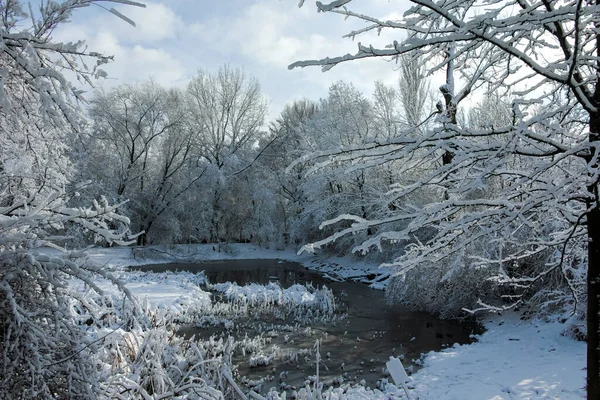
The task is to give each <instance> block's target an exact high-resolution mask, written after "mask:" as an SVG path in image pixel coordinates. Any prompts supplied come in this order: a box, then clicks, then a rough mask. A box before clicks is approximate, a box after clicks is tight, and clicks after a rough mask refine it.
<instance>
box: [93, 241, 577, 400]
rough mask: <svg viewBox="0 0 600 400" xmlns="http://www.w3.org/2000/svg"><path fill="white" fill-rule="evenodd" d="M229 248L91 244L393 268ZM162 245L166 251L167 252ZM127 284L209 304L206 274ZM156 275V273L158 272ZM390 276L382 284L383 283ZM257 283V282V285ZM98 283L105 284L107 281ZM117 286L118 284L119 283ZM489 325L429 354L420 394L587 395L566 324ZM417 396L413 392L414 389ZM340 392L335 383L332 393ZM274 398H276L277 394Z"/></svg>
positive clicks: (356, 394)
mask: <svg viewBox="0 0 600 400" xmlns="http://www.w3.org/2000/svg"><path fill="white" fill-rule="evenodd" d="M230 246H231V248H230V249H229V251H228V252H227V253H223V252H221V253H219V252H217V251H215V250H213V246H212V245H195V246H176V247H170V248H169V250H168V251H169V253H170V254H171V257H169V258H164V257H163V258H160V259H158V258H156V259H146V258H140V257H138V258H136V259H134V258H132V249H128V248H110V249H106V248H103V249H90V250H89V251H88V253H89V255H90V258H91V259H92V260H93V261H95V262H96V263H100V264H104V265H107V266H113V267H125V266H128V265H142V264H149V263H161V262H173V261H174V258H175V261H176V260H178V261H181V260H182V259H185V260H186V261H193V260H197V261H199V260H217V259H283V260H289V261H296V262H300V263H302V264H304V265H305V266H307V267H308V268H311V269H313V270H318V271H321V272H322V273H325V274H328V275H330V276H333V277H335V278H338V279H358V280H362V281H365V282H368V279H367V278H366V277H367V275H369V274H379V276H383V277H385V276H386V274H388V275H389V271H381V270H379V269H378V268H377V266H375V265H372V264H368V263H360V262H356V261H353V260H351V259H346V258H336V259H332V258H329V259H326V260H323V259H319V258H318V257H316V256H314V255H297V254H296V253H295V252H294V251H291V250H289V251H288V250H273V249H262V248H259V247H256V246H253V245H245V244H242V245H230ZM163 250H164V249H162V250H161V251H163ZM129 274H130V275H129V276H130V278H128V280H127V282H126V286H127V287H128V288H129V289H130V290H131V291H132V292H133V293H134V294H135V295H137V296H143V297H144V298H145V299H147V302H148V304H149V305H150V306H151V307H160V308H164V307H169V308H171V309H175V310H179V311H182V310H181V307H182V304H187V305H188V306H191V303H193V302H199V303H203V302H208V303H210V297H209V296H210V295H209V294H208V293H206V292H203V291H202V290H200V289H199V288H198V287H197V286H196V285H195V280H194V279H203V276H202V275H199V276H198V275H194V274H190V273H163V274H155V275H153V279H152V280H150V279H149V278H147V277H144V274H146V273H141V272H130V273H129ZM157 277H158V278H159V279H156V278H157ZM385 282H386V280H385V279H382V280H381V282H379V283H378V284H377V285H375V286H378V287H383V286H385ZM256 286H257V288H253V286H246V287H240V286H237V285H235V284H222V285H219V289H220V290H221V291H223V292H226V293H228V295H231V296H239V295H243V296H245V297H250V298H251V297H253V296H254V297H257V298H258V297H260V296H263V297H264V296H268V297H269V298H270V299H275V298H282V296H283V297H285V296H289V297H290V298H294V300H295V301H297V302H300V303H301V302H303V301H311V297H310V296H311V295H310V294H309V293H306V292H305V291H303V290H299V288H295V287H293V288H291V290H287V294H286V291H285V290H283V291H282V290H281V288H277V287H275V286H273V287H270V286H261V285H256ZM258 286H260V288H258ZM101 287H103V289H107V286H106V285H105V286H103V285H102V282H101ZM115 290H116V289H115ZM484 317H485V319H484V321H483V323H484V325H485V327H486V329H487V331H486V332H485V333H483V334H482V335H480V336H479V337H478V341H477V342H476V343H473V344H470V345H462V346H461V345H454V346H453V347H451V348H446V349H444V350H442V351H440V352H430V353H428V354H426V355H424V362H423V368H421V369H419V370H418V371H417V372H416V373H414V374H413V375H412V376H411V377H410V381H409V383H408V387H409V388H411V392H412V394H413V397H416V396H418V398H419V399H421V400H424V399H436V400H437V399H443V400H445V399H447V400H453V399H456V400H458V399H460V400H465V399H467V400H468V399H474V400H475V399H477V400H479V399H490V400H509V399H561V400H569V399H584V398H585V390H584V384H585V369H584V367H585V361H586V344H585V343H584V342H578V341H575V340H573V339H571V338H569V337H566V336H563V335H561V333H562V332H563V331H564V330H565V324H560V323H557V322H543V321H540V320H526V321H522V320H520V319H519V316H518V315H516V314H504V315H502V316H497V315H496V316H484ZM336 390H337V391H336ZM415 395H416V396H415ZM337 396H339V398H341V397H342V395H341V393H340V391H339V389H331V390H330V397H329V398H332V399H333V398H338V397H337ZM404 396H405V395H404V394H403V391H402V390H401V389H400V390H399V389H398V388H397V387H396V386H394V385H391V384H388V385H387V386H385V387H384V388H379V389H372V390H371V389H368V388H361V387H355V388H351V389H349V390H348V391H347V392H346V393H345V398H346V399H349V400H352V399H367V398H368V399H401V398H405V397H404ZM274 398H275V397H274Z"/></svg>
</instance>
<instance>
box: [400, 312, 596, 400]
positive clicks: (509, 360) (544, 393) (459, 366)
mask: <svg viewBox="0 0 600 400" xmlns="http://www.w3.org/2000/svg"><path fill="white" fill-rule="evenodd" d="M484 325H485V327H486V328H487V331H486V332H485V333H484V334H482V335H481V336H480V337H479V341H478V342H477V343H474V344H470V345H463V346H459V345H455V346H454V347H452V348H448V349H444V350H442V351H441V352H437V353H436V352H430V353H429V354H427V356H426V357H425V363H424V366H423V368H422V369H420V370H419V371H417V372H416V373H415V374H414V375H413V376H412V383H411V386H413V387H414V388H415V392H416V393H417V394H418V395H419V398H421V399H448V400H453V399H456V400H459V399H460V400H468V399H478V400H479V399H493V400H508V399H561V400H568V399H584V398H585V390H584V384H585V371H584V370H583V368H584V366H585V361H586V344H585V343H584V342H578V341H575V340H573V339H570V338H567V337H564V336H561V332H562V331H563V330H564V329H565V326H564V324H560V323H556V322H554V323H546V322H543V321H540V320H532V321H521V320H520V319H519V318H518V316H517V315H514V314H510V315H503V316H495V317H493V318H490V319H488V320H487V321H486V322H485V324H484Z"/></svg>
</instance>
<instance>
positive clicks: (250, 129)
mask: <svg viewBox="0 0 600 400" xmlns="http://www.w3.org/2000/svg"><path fill="white" fill-rule="evenodd" d="M186 102H187V111H188V126H189V129H190V131H191V133H192V135H193V137H194V144H195V146H197V147H198V148H199V149H200V156H201V157H202V158H203V160H204V161H206V162H207V163H208V164H209V169H208V173H209V174H211V175H212V182H211V186H212V187H211V190H210V194H206V195H208V196H210V197H211V199H210V200H209V203H208V204H209V205H210V210H211V213H210V214H211V215H210V216H209V221H208V225H209V227H210V239H209V240H211V241H218V240H219V238H220V236H221V235H222V234H223V233H224V230H225V227H224V225H223V218H224V211H225V209H224V208H223V206H224V205H225V202H224V200H225V197H226V196H227V195H226V194H225V193H224V189H225V185H226V183H227V179H228V176H231V175H232V174H237V173H239V171H242V170H244V169H245V168H247V167H248V166H249V165H251V164H252V162H253V159H254V158H253V157H252V155H253V154H254V152H253V150H252V146H253V145H254V144H256V143H257V141H258V140H259V138H260V137H261V136H262V135H263V133H264V132H263V129H262V125H263V122H264V118H265V115H266V113H267V103H266V101H265V99H264V97H263V95H262V94H261V92H260V85H259V84H258V81H257V80H256V79H255V78H253V77H248V76H247V75H246V73H245V72H244V71H243V69H241V68H237V69H236V68H232V67H230V66H227V65H224V66H222V67H221V68H219V71H218V72H217V73H216V74H210V73H208V72H205V71H200V72H199V73H198V75H197V76H196V77H194V78H193V79H192V80H191V81H190V83H189V84H188V86H187V89H186ZM198 223H202V224H206V221H199V222H198Z"/></svg>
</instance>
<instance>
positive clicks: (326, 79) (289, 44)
mask: <svg viewBox="0 0 600 400" xmlns="http://www.w3.org/2000/svg"><path fill="white" fill-rule="evenodd" d="M146 4H147V8H137V7H117V8H118V10H119V12H122V13H123V14H125V15H126V16H128V17H129V18H131V19H133V20H134V21H135V22H136V24H137V27H135V28H134V27H132V26H130V25H128V24H127V23H125V22H124V21H122V20H120V19H119V18H116V17H115V16H114V15H112V14H110V13H108V12H104V11H102V12H100V11H96V10H90V12H87V14H83V15H84V17H82V18H78V17H77V15H74V18H73V21H74V22H73V23H70V24H66V25H64V26H63V27H61V28H60V29H59V30H58V31H57V32H56V33H55V36H56V37H57V38H60V40H63V41H73V40H78V39H85V40H86V41H87V43H88V45H89V49H91V50H94V51H99V52H101V53H104V54H107V55H114V56H115V62H114V63H111V64H109V65H107V66H106V67H105V68H104V69H105V70H106V71H107V73H108V76H109V79H108V80H107V81H105V82H104V86H114V85H117V84H120V83H125V82H131V81H143V80H146V79H148V78H150V77H153V78H154V79H155V80H156V81H157V82H158V83H161V84H164V85H167V86H173V85H178V86H182V85H184V84H185V83H186V82H187V80H188V79H189V78H191V77H192V76H193V75H194V74H195V73H196V71H197V70H198V69H205V70H208V71H216V70H217V68H218V67H219V66H220V65H222V64H224V63H228V64H231V65H232V66H243V67H244V68H245V70H246V72H247V73H248V74H250V75H254V76H256V77H257V78H258V79H259V81H260V82H261V86H262V88H263V92H264V93H265V94H266V95H268V97H269V98H270V99H271V113H270V114H271V116H272V117H274V116H276V115H277V114H278V113H279V112H280V111H281V109H282V108H283V106H284V105H285V103H287V102H289V101H291V100H293V99H296V98H300V97H306V98H309V99H314V100H317V99H318V98H319V97H324V96H326V95H327V91H328V88H329V86H330V85H331V84H332V83H333V82H335V81H338V80H347V81H351V82H353V83H354V85H355V86H356V87H357V88H358V89H359V90H361V91H363V92H364V93H365V95H367V96H369V95H370V94H371V91H372V89H373V82H374V81H375V80H382V81H384V82H386V83H390V84H394V83H395V81H396V77H397V74H396V72H395V71H394V65H390V64H389V63H386V62H383V61H382V60H361V61H356V62H352V63H347V64H342V65H339V66H337V67H335V68H333V69H332V70H331V71H329V72H327V73H322V72H321V70H320V69H319V68H316V67H315V68H305V69H295V70H293V71H289V70H288V69H287V66H288V65H289V64H291V63H292V62H294V61H298V60H305V59H321V58H324V57H332V56H338V55H343V54H346V53H355V52H356V50H357V47H356V46H357V42H354V41H352V40H349V39H343V38H342V36H343V35H344V34H346V33H348V32H351V31H352V30H356V29H360V28H362V27H364V26H365V24H364V22H361V21H357V20H353V19H348V20H344V18H343V17H342V16H340V15H335V14H329V13H325V14H323V13H317V11H316V7H314V6H312V5H310V4H307V5H305V6H304V7H303V8H301V9H298V8H297V7H296V5H295V4H294V3H293V2H289V1H272V0H254V1H249V0H228V1H227V2H217V3H211V4H210V6H209V5H206V4H202V3H201V2H196V1H191V0H177V1H175V0H171V1H162V2H158V1H157V0H155V1H154V2H146ZM357 4H358V3H357ZM373 4H375V5H373ZM397 6H398V4H390V2H388V1H387V0H374V1H373V3H371V2H369V3H368V4H364V5H363V7H367V8H369V7H370V8H372V9H370V10H369V9H367V10H359V11H364V12H365V13H371V14H373V15H376V16H386V17H392V16H396V15H397V14H394V13H395V12H398V11H399V12H401V11H402V10H398V7H397ZM373 7H374V8H373ZM92 11H93V13H92ZM396 36H397V33H396V32H389V33H388V32H386V31H384V32H382V35H381V36H377V34H376V32H373V33H370V34H368V35H365V36H361V37H360V40H361V41H362V42H363V43H364V44H367V43H374V44H375V45H377V46H383V45H385V44H387V43H390V42H391V41H392V40H394V39H397V37H396Z"/></svg>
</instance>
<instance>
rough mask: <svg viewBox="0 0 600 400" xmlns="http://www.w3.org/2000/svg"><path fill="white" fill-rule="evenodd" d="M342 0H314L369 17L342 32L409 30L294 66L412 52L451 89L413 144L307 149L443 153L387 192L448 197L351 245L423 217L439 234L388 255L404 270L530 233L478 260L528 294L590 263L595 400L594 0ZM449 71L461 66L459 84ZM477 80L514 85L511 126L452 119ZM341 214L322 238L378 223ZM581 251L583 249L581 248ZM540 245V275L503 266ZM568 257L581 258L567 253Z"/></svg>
mask: <svg viewBox="0 0 600 400" xmlns="http://www.w3.org/2000/svg"><path fill="white" fill-rule="evenodd" d="M301 3H302V2H301ZM350 3H351V0H342V1H334V2H329V3H327V4H323V3H321V2H318V3H317V7H318V8H319V9H320V10H321V11H324V12H333V13H337V14H341V15H343V16H345V17H350V18H358V19H360V20H363V21H365V22H367V24H368V25H367V26H366V27H364V28H362V29H360V30H358V31H354V32H350V33H349V34H348V35H347V37H351V38H354V37H356V36H359V35H361V34H362V33H364V32H368V31H371V30H379V29H395V30H402V31H405V32H407V33H408V39H407V40H405V41H404V42H402V43H400V42H396V41H395V42H393V43H390V44H389V46H387V47H386V48H375V47H373V46H368V45H363V44H359V46H358V52H357V53H356V54H354V55H345V56H340V57H331V58H324V59H321V60H311V61H300V62H296V63H294V64H292V65H291V66H290V68H294V67H304V66H310V65H319V66H322V67H323V69H324V70H329V69H331V68H332V67H334V66H335V65H337V64H339V63H341V62H348V61H354V60H359V59H362V58H371V57H392V58H396V57H399V56H401V55H402V54H407V53H410V52H413V51H419V52H420V53H421V54H423V55H425V57H426V59H427V60H428V61H429V70H430V71H431V72H435V71H438V70H442V71H443V70H446V73H447V80H446V84H445V85H443V86H442V87H441V88H440V90H441V92H442V95H443V100H444V102H443V103H439V105H440V106H439V111H440V114H439V116H440V117H439V118H438V128H437V129H434V130H432V131H430V132H429V133H428V134H427V135H426V137H423V138H420V139H419V140H415V139H413V138H409V137H407V136H406V135H399V136H398V137H396V138H394V139H393V140H391V141H389V142H388V143H386V144H373V145H369V146H355V147H352V148H347V149H344V150H343V151H329V152H322V153H320V154H316V155H314V156H313V158H315V157H333V158H335V159H336V160H337V161H339V162H343V161H347V160H350V159H352V160H356V159H357V158H360V159H362V160H365V159H370V160H371V161H370V162H371V163H374V162H385V158H386V157H388V158H389V157H394V156H393V155H395V157H401V158H403V159H404V160H410V155H411V153H412V152H413V150H414V149H416V148H419V149H427V150H429V151H430V152H433V153H437V154H438V155H439V157H442V161H443V162H442V163H441V166H440V165H435V164H433V165H431V173H430V174H428V175H427V176H425V177H423V179H422V180H420V181H419V182H418V183H416V184H415V185H413V186H407V187H396V188H393V190H392V191H391V192H390V195H391V196H392V197H401V196H405V195H406V194H407V193H410V192H412V191H413V190H415V188H416V187H422V186H423V185H428V186H434V185H444V187H448V185H449V184H450V183H452V185H454V187H453V188H452V190H451V192H453V193H450V196H447V198H445V199H444V200H443V201H441V202H439V204H437V205H436V206H435V207H429V208H427V209H425V210H419V211H414V210H413V211H410V210H405V211H404V212H398V213H395V214H394V215H391V216H390V217H389V219H407V220H408V219H410V220H411V222H410V223H409V224H408V228H407V229H405V230H402V231H399V232H386V233H383V234H380V235H379V237H377V238H376V239H374V240H371V239H370V240H368V241H366V242H365V243H364V244H363V245H361V246H358V247H357V249H356V250H358V251H366V250H368V249H369V248H370V247H372V246H377V245H378V243H379V241H381V240H405V239H407V238H409V237H410V235H411V233H413V232H414V231H415V230H416V229H419V228H420V227H421V226H434V227H435V229H436V234H435V235H434V237H433V238H432V239H431V240H430V241H428V242H426V243H422V244H414V245H412V246H409V247H408V251H407V253H406V255H405V257H402V258H401V259H399V260H397V261H396V262H393V263H391V265H396V266H401V270H403V271H405V270H406V268H412V267H414V266H417V265H421V264H423V263H425V262H427V261H428V260H432V259H440V258H444V257H447V256H448V255H449V254H451V253H453V252H454V251H456V250H454V249H460V248H464V246H466V245H467V244H469V243H474V241H475V240H481V239H482V238H483V237H485V236H486V235H489V234H491V233H492V232H493V235H492V236H491V237H490V238H493V237H496V238H500V239H501V240H502V241H503V242H504V243H507V244H510V245H515V246H516V245H518V244H519V243H523V242H524V241H525V242H526V243H527V244H528V246H526V248H521V250H520V251H518V252H517V253H516V254H512V255H510V256H506V255H502V254H500V255H499V256H498V257H497V258H496V259H494V260H491V259H486V258H485V257H481V259H480V260H479V261H480V262H481V263H482V264H484V265H496V266H497V267H498V268H499V271H500V272H499V274H498V276H497V279H498V281H499V282H502V283H506V284H512V285H514V286H515V287H519V286H520V287H521V288H522V289H525V290H527V289H530V290H531V289H534V288H535V287H536V284H537V283H539V282H540V281H541V280H543V279H544V277H545V276H548V275H549V274H551V273H554V272H559V273H562V274H563V276H564V278H565V279H566V280H567V281H569V282H571V286H573V285H572V283H573V279H572V278H573V277H574V276H581V269H582V267H581V264H586V265H587V298H588V302H587V325H588V330H587V332H588V356H587V374H588V381H587V390H588V397H589V398H590V399H595V398H600V332H599V328H600V320H599V318H600V316H599V312H600V208H599V207H598V201H599V198H598V176H599V174H598V171H599V169H598V143H599V142H600V61H599V60H598V56H599V54H600V34H599V33H598V29H597V27H598V25H599V24H600V12H599V7H600V4H599V3H598V2H596V1H588V2H585V1H580V0H573V1H568V0H567V1H561V2H552V1H547V0H531V1H530V0H517V1H516V2H512V1H498V2H491V3H490V2H486V1H454V2H452V1H441V2H436V1H432V0H411V3H413V7H412V8H411V9H410V10H409V11H408V12H407V13H406V14H405V16H404V17H403V18H402V19H400V20H397V21H384V20H380V19H378V18H376V17H372V16H368V15H365V14H363V13H360V12H355V11H352V10H350V9H349V8H348V6H349V4H350ZM481 10H485V12H482V11H481ZM442 55H443V56H442ZM455 72H458V73H460V77H456V79H459V80H457V81H455V76H454V74H455ZM455 82H456V83H458V82H462V83H463V84H464V87H463V89H461V90H460V91H456V90H455ZM484 85H485V87H486V88H487V89H488V90H489V91H490V92H496V91H499V92H500V93H502V92H505V93H508V92H510V96H511V98H512V101H511V109H512V121H510V123H509V124H506V125H504V126H502V127H498V126H494V127H485V128H477V129H475V128H467V129H465V128H462V127H460V126H458V125H457V123H456V122H457V119H456V110H457V108H456V106H457V104H458V103H459V102H460V101H461V100H462V99H464V98H466V96H468V95H469V94H470V93H471V92H472V91H473V90H476V89H477V88H478V87H481V86H484ZM480 138H487V140H486V141H481V140H478V139H480ZM515 154H516V155H519V156H521V157H526V158H529V159H530V160H531V163H530V165H534V167H533V168H531V169H527V170H519V169H512V168H510V167H509V166H507V164H506V162H505V157H506V156H509V157H510V156H511V155H515ZM373 160H375V161H373ZM407 163H408V164H410V162H407ZM565 171H567V172H565ZM491 176H499V177H502V179H503V180H504V182H505V186H504V189H503V190H502V192H501V193H499V194H498V195H497V196H496V197H495V198H492V199H485V198H481V199H465V198H461V197H460V196H459V195H460V194H461V193H464V192H465V191H470V190H472V189H473V188H476V187H481V186H482V185H485V182H486V180H487V178H489V177H491ZM549 216H550V217H549ZM340 219H350V220H352V221H354V224H353V227H352V228H349V229H346V230H342V231H340V232H338V233H336V234H335V235H333V236H332V237H330V238H328V239H326V240H324V241H322V242H318V243H317V244H316V245H317V246H318V245H323V244H325V243H328V242H329V241H331V240H335V239H336V238H338V237H340V236H341V235H345V234H347V233H351V232H355V231H356V230H359V229H366V228H367V227H370V226H373V225H379V224H381V223H382V221H381V220H379V221H367V220H364V219H361V218H358V217H343V218H342V217H340V218H338V219H336V220H333V221H330V222H329V223H333V222H336V221H338V220H340ZM549 220H551V221H552V223H550V222H549ZM483 227H485V229H484V228H483ZM518 227H522V228H525V227H527V229H526V230H528V233H527V234H526V235H525V236H521V237H519V236H520V235H523V234H524V233H525V232H524V230H523V229H517V228H518ZM471 228H472V229H471ZM468 231H470V232H471V234H467V232H468ZM493 240H496V239H493ZM586 248H587V252H585V251H583V252H582V250H585V249H586ZM544 251H550V252H551V253H552V254H553V256H552V257H550V258H549V259H548V260H546V265H545V267H544V269H543V270H541V271H539V270H538V271H529V272H534V273H533V274H519V273H517V274H515V273H514V272H511V271H508V270H506V269H505V268H504V266H505V265H506V263H507V262H510V261H511V260H513V261H514V262H517V263H518V260H522V259H523V257H529V256H532V255H533V254H540V253H541V252H544ZM575 259H576V260H579V261H578V262H577V263H576V264H578V265H575V264H573V263H572V262H570V261H569V260H575ZM576 292H577V291H576V290H574V293H576ZM513 299H518V298H513ZM522 299H523V298H521V300H522ZM580 300H581V299H580ZM516 303H519V300H517V301H516ZM482 307H483V308H487V309H489V308H490V307H488V306H487V305H483V306H482Z"/></svg>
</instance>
